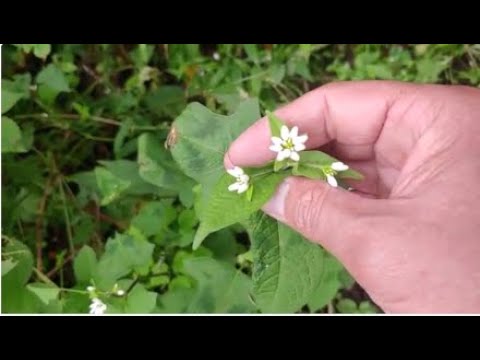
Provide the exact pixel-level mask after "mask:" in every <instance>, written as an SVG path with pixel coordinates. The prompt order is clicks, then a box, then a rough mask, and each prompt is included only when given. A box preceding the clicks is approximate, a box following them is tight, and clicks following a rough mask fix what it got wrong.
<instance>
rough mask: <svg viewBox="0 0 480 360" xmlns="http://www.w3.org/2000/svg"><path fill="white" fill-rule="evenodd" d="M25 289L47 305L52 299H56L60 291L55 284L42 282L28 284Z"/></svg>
mask: <svg viewBox="0 0 480 360" xmlns="http://www.w3.org/2000/svg"><path fill="white" fill-rule="evenodd" d="M27 289H28V290H29V291H31V292H32V293H34V294H35V295H36V296H37V297H38V298H39V299H40V300H41V301H42V303H44V304H45V305H48V303H49V302H50V301H52V300H56V299H57V297H58V294H59V293H60V289H59V288H58V287H57V286H53V285H50V284H44V283H32V284H28V285H27Z"/></svg>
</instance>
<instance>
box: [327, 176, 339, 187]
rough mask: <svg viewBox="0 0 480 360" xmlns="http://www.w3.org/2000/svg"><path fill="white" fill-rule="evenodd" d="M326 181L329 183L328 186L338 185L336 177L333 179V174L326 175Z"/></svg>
mask: <svg viewBox="0 0 480 360" xmlns="http://www.w3.org/2000/svg"><path fill="white" fill-rule="evenodd" d="M327 182H328V183H329V184H330V186H333V187H337V186H338V182H337V179H335V176H333V175H327Z"/></svg>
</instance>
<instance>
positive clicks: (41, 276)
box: [33, 268, 58, 287]
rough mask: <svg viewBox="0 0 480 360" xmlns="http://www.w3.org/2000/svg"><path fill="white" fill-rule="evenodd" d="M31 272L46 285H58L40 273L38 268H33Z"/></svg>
mask: <svg viewBox="0 0 480 360" xmlns="http://www.w3.org/2000/svg"><path fill="white" fill-rule="evenodd" d="M33 272H34V273H35V275H37V277H38V278H39V279H40V280H42V281H43V282H44V283H45V284H48V285H53V286H55V287H58V286H57V284H55V283H54V282H53V281H52V280H50V279H49V278H48V277H47V276H46V275H45V274H44V273H42V272H41V271H40V270H38V269H36V268H33Z"/></svg>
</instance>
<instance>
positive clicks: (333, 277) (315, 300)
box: [308, 253, 343, 312]
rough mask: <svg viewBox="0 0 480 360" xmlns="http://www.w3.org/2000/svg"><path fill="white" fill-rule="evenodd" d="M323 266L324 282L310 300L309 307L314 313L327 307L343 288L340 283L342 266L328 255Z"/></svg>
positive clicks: (322, 281) (321, 282)
mask: <svg viewBox="0 0 480 360" xmlns="http://www.w3.org/2000/svg"><path fill="white" fill-rule="evenodd" d="M323 264H324V269H323V276H322V280H321V281H320V284H319V285H318V286H317V288H316V289H315V291H314V292H313V293H312V295H311V297H310V299H309V300H308V306H309V308H310V310H311V311H312V312H315V311H318V310H320V309H322V308H323V307H324V306H326V305H327V304H328V303H329V302H331V301H332V300H333V299H334V298H335V295H336V294H337V293H338V291H339V290H340V289H341V288H342V283H341V281H340V273H341V272H342V271H343V266H342V264H341V263H340V262H339V261H338V260H337V259H336V258H334V257H333V256H332V255H330V254H328V253H326V254H325V259H324V262H323Z"/></svg>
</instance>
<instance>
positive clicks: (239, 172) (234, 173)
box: [227, 166, 243, 177]
mask: <svg viewBox="0 0 480 360" xmlns="http://www.w3.org/2000/svg"><path fill="white" fill-rule="evenodd" d="M227 172H228V173H229V174H230V175H232V176H234V177H239V176H240V175H243V169H242V168H240V167H238V166H235V167H233V168H232V169H229V170H227Z"/></svg>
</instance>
